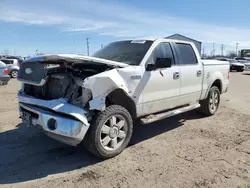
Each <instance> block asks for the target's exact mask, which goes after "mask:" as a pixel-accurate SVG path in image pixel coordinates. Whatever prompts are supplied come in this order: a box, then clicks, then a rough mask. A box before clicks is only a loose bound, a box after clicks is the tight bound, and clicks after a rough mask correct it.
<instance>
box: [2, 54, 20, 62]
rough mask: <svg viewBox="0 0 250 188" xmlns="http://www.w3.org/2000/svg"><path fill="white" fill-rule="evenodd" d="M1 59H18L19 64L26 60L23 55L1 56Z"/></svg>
mask: <svg viewBox="0 0 250 188" xmlns="http://www.w3.org/2000/svg"><path fill="white" fill-rule="evenodd" d="M0 59H17V60H18V62H19V64H20V63H22V62H23V60H24V59H23V58H22V57H21V56H11V55H7V56H0Z"/></svg>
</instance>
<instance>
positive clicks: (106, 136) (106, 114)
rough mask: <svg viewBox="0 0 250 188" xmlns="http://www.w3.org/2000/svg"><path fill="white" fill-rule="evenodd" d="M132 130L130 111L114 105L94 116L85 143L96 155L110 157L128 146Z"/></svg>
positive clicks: (103, 157)
mask: <svg viewBox="0 0 250 188" xmlns="http://www.w3.org/2000/svg"><path fill="white" fill-rule="evenodd" d="M132 132H133V121H132V118H131V115H130V113H129V112H128V111H127V110H126V109H125V108H123V107H122V106H118V105H112V106H109V107H107V108H106V110H105V111H103V112H100V113H99V114H97V116H96V117H95V118H94V120H93V122H92V124H91V125H90V128H89V130H88V132H87V135H86V137H85V138H84V145H85V147H86V148H87V149H88V150H89V151H90V152H91V153H92V154H94V155H95V156H97V157H99V158H102V159H108V158H111V157H114V156H116V155H118V154H119V153H121V152H122V151H123V150H124V149H125V148H126V146H127V145H128V143H129V141H130V139H131V136H132Z"/></svg>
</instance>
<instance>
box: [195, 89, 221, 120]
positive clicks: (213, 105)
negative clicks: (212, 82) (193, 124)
mask: <svg viewBox="0 0 250 188" xmlns="http://www.w3.org/2000/svg"><path fill="white" fill-rule="evenodd" d="M219 104H220V91H219V89H218V87H216V86H213V87H211V88H210V90H209V93H208V96H207V98H206V99H205V100H202V101H200V105H201V107H200V108H199V111H200V112H201V113H203V114H205V115H208V116H211V115H214V114H215V112H216V111H217V110H218V108H219Z"/></svg>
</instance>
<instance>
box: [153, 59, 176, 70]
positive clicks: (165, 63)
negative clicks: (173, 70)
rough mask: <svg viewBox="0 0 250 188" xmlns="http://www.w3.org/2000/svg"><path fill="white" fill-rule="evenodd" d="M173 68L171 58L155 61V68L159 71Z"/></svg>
mask: <svg viewBox="0 0 250 188" xmlns="http://www.w3.org/2000/svg"><path fill="white" fill-rule="evenodd" d="M171 66H172V60H171V59H170V58H157V59H156V61H155V67H156V68H157V69H162V68H169V67H171Z"/></svg>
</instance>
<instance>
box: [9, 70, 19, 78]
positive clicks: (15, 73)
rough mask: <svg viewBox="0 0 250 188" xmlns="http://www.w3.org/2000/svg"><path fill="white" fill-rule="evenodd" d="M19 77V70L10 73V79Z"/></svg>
mask: <svg viewBox="0 0 250 188" xmlns="http://www.w3.org/2000/svg"><path fill="white" fill-rule="evenodd" d="M17 75H18V70H12V71H11V72H10V77H11V78H16V77H17Z"/></svg>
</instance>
